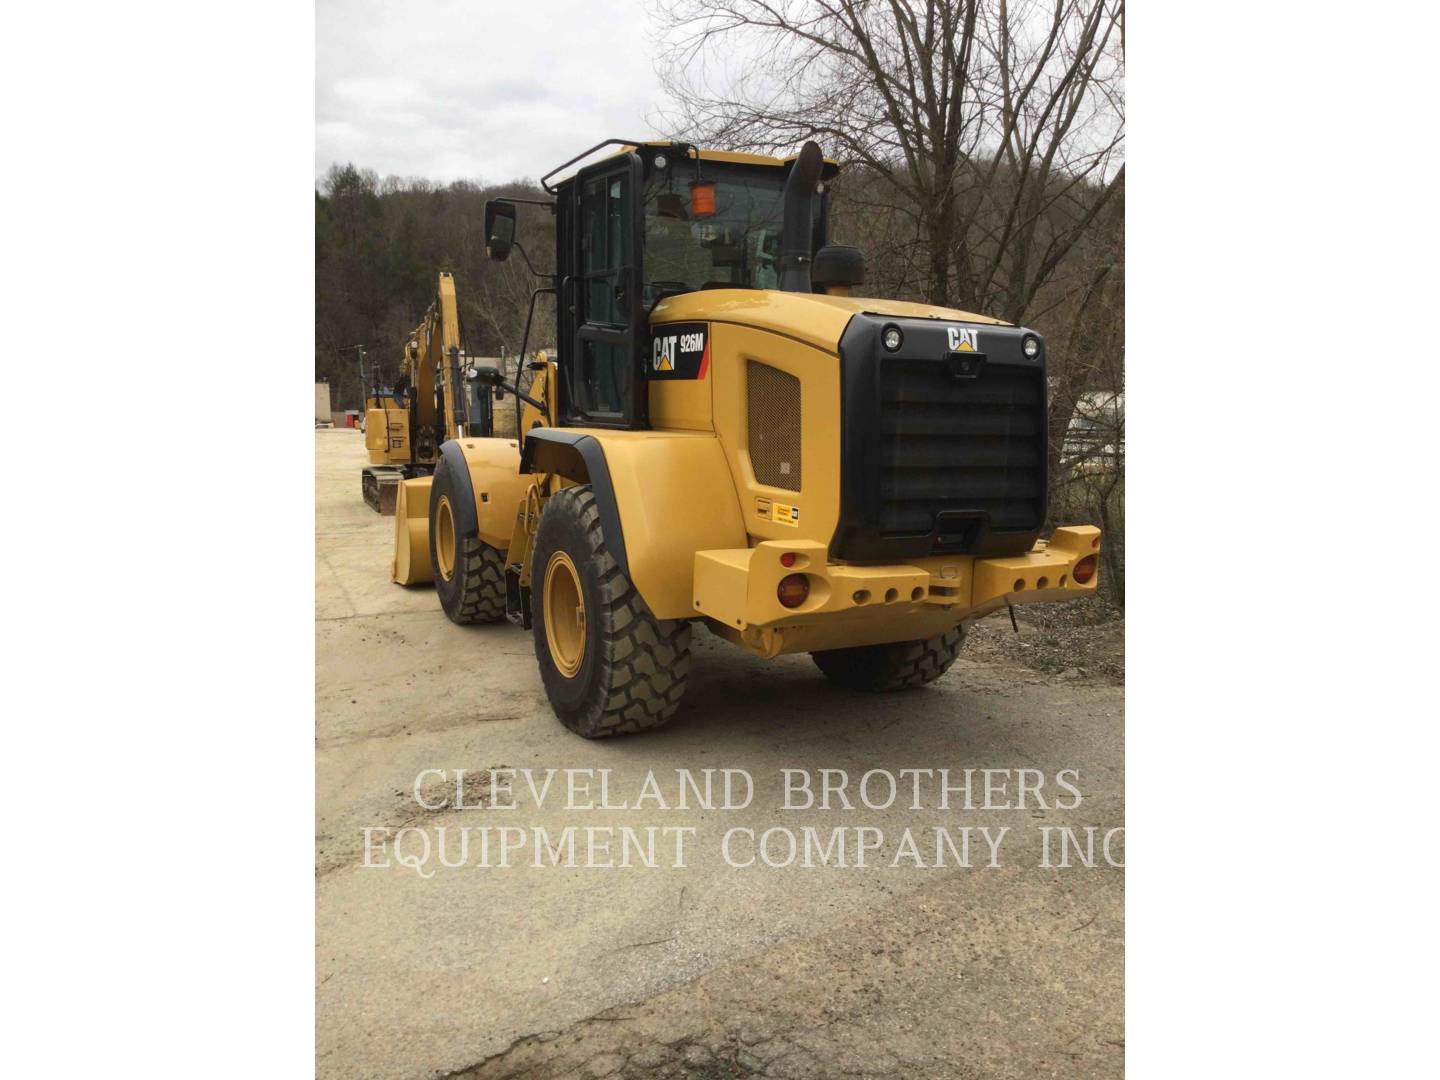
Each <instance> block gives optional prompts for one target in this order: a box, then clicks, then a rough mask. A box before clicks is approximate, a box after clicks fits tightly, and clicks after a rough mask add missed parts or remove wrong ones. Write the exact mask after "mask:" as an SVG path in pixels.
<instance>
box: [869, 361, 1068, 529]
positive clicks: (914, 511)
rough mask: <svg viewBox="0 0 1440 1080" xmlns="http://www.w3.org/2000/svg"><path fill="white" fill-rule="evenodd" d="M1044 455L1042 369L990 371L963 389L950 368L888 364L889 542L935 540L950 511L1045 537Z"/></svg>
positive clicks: (883, 402) (883, 440)
mask: <svg viewBox="0 0 1440 1080" xmlns="http://www.w3.org/2000/svg"><path fill="white" fill-rule="evenodd" d="M1044 455H1045V384H1044V376H1043V373H1042V371H1041V369H1039V368H1031V367H1020V366H1008V365H1000V364H988V365H986V366H985V367H984V368H983V369H982V371H981V373H980V376H979V377H978V378H974V379H956V378H954V377H952V376H951V374H950V368H949V365H947V364H945V363H943V362H942V363H937V362H935V361H918V360H917V361H910V360H901V359H886V360H882V361H881V363H880V531H881V533H882V534H884V535H887V536H902V535H915V534H926V533H929V532H930V531H931V530H932V528H934V527H935V515H936V514H939V513H942V512H944V511H958V512H960V513H962V514H964V513H974V512H976V511H984V512H985V513H987V514H988V515H989V518H990V528H991V530H994V531H1033V530H1035V529H1038V528H1039V527H1040V525H1041V523H1042V520H1043V518H1044V516H1045V491H1044V484H1045V456H1044ZM947 539H948V538H947ZM959 543H960V541H959V540H958V539H957V540H956V541H955V543H953V544H951V543H943V542H942V544H941V545H940V546H939V547H938V548H937V550H944V548H945V547H954V546H958V545H959Z"/></svg>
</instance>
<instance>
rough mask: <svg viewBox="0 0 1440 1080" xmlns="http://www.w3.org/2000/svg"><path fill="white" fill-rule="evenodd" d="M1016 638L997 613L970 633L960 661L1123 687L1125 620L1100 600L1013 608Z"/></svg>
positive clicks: (1004, 614) (1005, 618)
mask: <svg viewBox="0 0 1440 1080" xmlns="http://www.w3.org/2000/svg"><path fill="white" fill-rule="evenodd" d="M1015 621H1016V623H1017V625H1018V626H1019V628H1020V632H1019V633H1018V634H1017V633H1016V632H1015V630H1014V628H1013V627H1012V626H1011V625H1010V616H1009V614H1008V613H1007V612H1004V611H1001V612H997V613H996V614H994V615H991V616H990V617H989V618H988V619H982V620H981V621H980V622H978V623H976V624H975V626H973V627H972V628H971V629H970V632H969V635H968V636H967V638H966V641H965V654H964V655H965V656H966V657H968V658H969V659H971V660H979V661H984V662H986V663H1000V664H1010V665H1016V666H1019V667H1026V668H1029V669H1030V670H1032V671H1038V672H1040V673H1041V674H1042V675H1046V676H1048V677H1051V678H1053V679H1056V680H1059V681H1067V682H1068V681H1071V680H1084V681H1093V682H1097V683H1105V684H1109V685H1111V686H1122V685H1124V683H1125V615H1124V613H1123V612H1121V611H1118V610H1117V609H1115V608H1114V607H1112V606H1111V605H1110V604H1108V603H1107V602H1106V601H1105V599H1104V598H1103V597H1101V596H1095V597H1090V598H1087V599H1085V600H1075V601H1072V602H1070V603H1068V604H1030V605H1022V606H1021V607H1017V608H1016V609H1015Z"/></svg>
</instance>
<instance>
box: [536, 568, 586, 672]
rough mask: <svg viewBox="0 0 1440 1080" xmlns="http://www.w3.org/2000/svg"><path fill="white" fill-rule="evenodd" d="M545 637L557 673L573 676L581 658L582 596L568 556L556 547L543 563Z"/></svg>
mask: <svg viewBox="0 0 1440 1080" xmlns="http://www.w3.org/2000/svg"><path fill="white" fill-rule="evenodd" d="M544 608H545V640H546V642H548V643H549V645H550V656H551V658H552V659H553V660H554V661H555V666H556V667H557V668H559V669H560V674H562V675H564V676H565V677H566V678H567V679H573V678H574V677H575V674H576V672H578V671H579V670H580V665H581V663H582V662H584V660H585V599H584V594H583V593H582V592H581V591H580V574H579V573H578V572H577V571H576V569H575V564H574V563H573V562H571V561H570V556H569V555H566V554H565V552H563V551H557V552H555V554H554V555H551V556H550V562H549V564H548V565H547V566H546V567H545V603H544Z"/></svg>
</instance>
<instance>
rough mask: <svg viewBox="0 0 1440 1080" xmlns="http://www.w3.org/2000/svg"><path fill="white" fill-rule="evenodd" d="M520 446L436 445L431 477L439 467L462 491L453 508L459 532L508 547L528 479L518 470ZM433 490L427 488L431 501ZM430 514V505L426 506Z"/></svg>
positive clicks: (487, 441)
mask: <svg viewBox="0 0 1440 1080" xmlns="http://www.w3.org/2000/svg"><path fill="white" fill-rule="evenodd" d="M519 464H520V448H519V444H518V443H516V441H515V440H514V439H495V438H479V437H475V438H471V437H468V436H467V437H466V438H463V439H451V440H450V441H449V442H447V443H444V444H443V445H441V447H440V462H439V464H438V465H437V466H436V468H435V475H436V478H437V479H438V478H439V475H440V473H441V471H442V470H444V471H446V472H447V473H448V474H449V475H450V476H452V477H453V478H454V482H455V485H456V487H457V488H458V489H459V490H460V491H461V492H462V493H463V494H462V496H461V498H460V499H459V500H458V503H459V505H457V506H455V507H454V508H453V511H454V514H455V528H456V530H457V531H458V532H459V534H460V535H461V536H466V537H470V536H478V537H479V538H480V539H481V540H483V541H484V542H485V543H487V544H489V545H490V546H491V547H493V548H496V549H497V550H499V551H501V552H505V551H507V549H508V548H509V547H510V537H511V533H512V532H513V531H514V528H515V511H516V508H517V507H519V506H520V504H521V502H523V501H524V498H525V492H526V489H528V488H529V487H530V486H531V484H533V483H534V480H533V479H531V478H530V477H527V476H522V475H521V474H520V471H519ZM434 491H435V488H434V487H432V489H431V502H432V503H433V502H434V499H435V495H434ZM431 510H432V512H433V510H434V507H433V506H432V507H431Z"/></svg>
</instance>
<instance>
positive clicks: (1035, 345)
mask: <svg viewBox="0 0 1440 1080" xmlns="http://www.w3.org/2000/svg"><path fill="white" fill-rule="evenodd" d="M1020 348H1022V349H1024V350H1025V355H1026V356H1027V357H1029V358H1030V359H1031V360H1034V359H1035V358H1036V357H1037V356H1039V355H1040V339H1039V338H1038V337H1036V336H1035V335H1034V334H1026V335H1025V340H1024V341H1022V342H1020Z"/></svg>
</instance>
